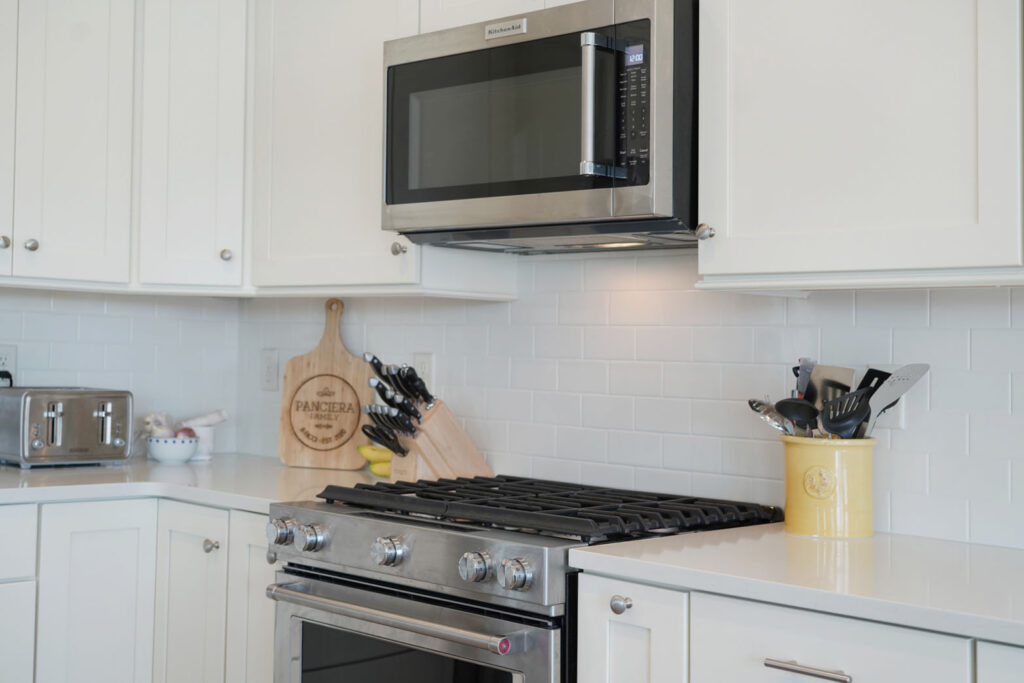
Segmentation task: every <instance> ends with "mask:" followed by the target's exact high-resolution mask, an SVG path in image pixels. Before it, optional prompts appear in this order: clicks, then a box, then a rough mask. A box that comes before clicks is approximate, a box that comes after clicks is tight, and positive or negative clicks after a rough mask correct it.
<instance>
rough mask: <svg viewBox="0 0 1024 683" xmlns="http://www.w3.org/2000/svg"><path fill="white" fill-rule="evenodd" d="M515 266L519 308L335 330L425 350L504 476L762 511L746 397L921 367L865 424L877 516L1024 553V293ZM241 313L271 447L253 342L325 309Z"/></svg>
mask: <svg viewBox="0 0 1024 683" xmlns="http://www.w3.org/2000/svg"><path fill="white" fill-rule="evenodd" d="M520 276H521V280H520V288H521V296H520V298H519V300H517V301H515V302H512V303H475V302H469V303H467V302H460V301H445V300H430V299H428V300H420V299H395V300H387V299H373V300H358V299H353V300H349V301H347V302H346V312H345V316H344V318H343V338H344V340H345V343H346V344H347V345H348V347H349V350H350V351H352V352H353V353H356V354H360V353H362V352H363V351H364V350H369V351H372V352H374V353H376V354H377V355H379V356H380V357H381V358H382V359H383V360H384V361H385V362H403V361H405V362H408V361H410V360H411V354H412V353H413V352H417V351H428V352H433V353H434V354H436V372H437V378H436V379H435V382H434V387H433V388H434V389H435V391H436V393H438V394H439V395H440V396H441V397H442V398H444V399H445V400H446V401H447V402H449V403H450V404H451V406H452V408H453V409H454V410H455V411H456V413H457V414H459V415H460V416H461V417H463V418H465V421H466V425H467V428H468V430H469V432H470V433H471V435H472V436H473V437H474V439H475V440H476V441H477V443H478V445H479V446H480V447H481V448H482V449H483V450H484V451H485V452H486V454H487V456H488V458H489V459H490V461H491V462H492V464H493V465H494V467H495V469H496V470H498V471H500V472H505V473H513V474H530V475H533V476H538V477H548V478H552V479H564V480H572V481H583V482H587V483H593V484H602V485H610V486H621V487H635V488H642V489H651V490H659V491H669V492H680V493H690V492H692V493H695V494H700V495H705V496H721V497H725V498H736V499H746V500H757V501H761V502H767V503H781V502H782V500H783V488H782V483H781V476H782V451H781V448H780V444H779V442H778V440H777V439H776V437H775V432H773V431H772V430H771V429H770V428H768V427H767V426H765V425H764V424H762V423H761V422H759V421H758V420H757V418H756V416H755V415H754V414H753V413H752V412H751V411H750V410H749V409H748V408H747V406H746V399H747V398H750V397H757V396H763V395H765V394H769V395H771V396H772V397H774V398H778V397H782V396H784V395H787V394H788V390H789V388H790V387H791V386H792V380H791V375H790V371H789V368H790V366H791V365H792V364H793V363H794V362H795V360H796V358H797V357H799V356H813V357H815V358H817V359H818V360H819V361H821V362H826V363H830V364H846V365H850V366H854V367H856V366H863V365H864V364H866V363H869V362H871V363H893V364H903V363H909V362H926V363H930V364H931V365H932V372H931V374H930V376H929V377H927V378H926V379H925V380H923V381H922V383H921V384H919V385H918V386H917V387H916V388H915V389H914V390H913V392H912V393H911V394H910V395H908V397H907V403H908V407H907V421H908V428H907V429H906V430H904V431H892V432H889V431H888V430H880V431H879V432H878V433H877V436H878V437H879V447H878V449H877V453H876V459H875V470H876V476H875V495H876V511H877V514H876V516H877V519H876V528H877V529H879V530H892V531H895V532H901V533H909V534H918V535H926V536H937V537H942V538H951V539H959V540H972V541H976V542H982V543H994V544H1000V545H1011V546H1016V547H1024V449H1022V448H1021V445H1020V444H1021V441H1022V437H1024V400H1022V398H1021V396H1022V395H1024V393H1022V392H1024V290H1019V289H1013V290H1011V289H976V290H934V291H885V292H882V291H863V292H835V293H820V294H814V295H812V296H810V297H809V298H807V299H788V300H787V299H781V298H775V297H766V296H753V295H736V294H720V293H706V292H697V291H695V290H694V289H693V283H694V282H695V280H696V261H695V257H694V255H693V254H691V253H679V252H676V253H664V252H663V253H643V254H637V255H626V256H620V255H615V256H610V257H609V256H603V255H602V256H600V257H589V258H580V257H573V258H554V257H536V258H531V259H522V260H521V273H520ZM241 309H242V310H241V323H240V328H239V338H240V340H241V359H240V360H241V370H242V371H241V375H240V378H239V395H240V401H239V413H240V423H239V426H240V432H239V442H238V443H239V448H240V450H242V451H245V452H256V453H262V454H264V455H268V456H272V455H274V454H275V453H276V448H277V429H278V420H279V415H280V396H279V394H278V393H277V392H263V391H261V390H260V385H259V371H258V358H259V352H260V349H262V348H277V349H279V350H280V358H281V364H282V366H283V364H284V362H285V361H286V360H287V359H288V358H290V357H291V356H294V355H297V354H301V353H305V352H306V351H308V350H309V349H311V348H312V347H313V346H314V345H315V344H316V342H317V340H318V339H319V336H320V334H321V331H322V302H321V301H320V300H316V301H311V300H298V301H296V300H276V301H266V300H253V301H246V302H243V303H242V304H241Z"/></svg>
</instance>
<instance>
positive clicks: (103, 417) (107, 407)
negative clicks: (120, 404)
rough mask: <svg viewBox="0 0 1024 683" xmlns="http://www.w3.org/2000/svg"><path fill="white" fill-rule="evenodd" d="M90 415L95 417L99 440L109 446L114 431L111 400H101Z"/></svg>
mask: <svg viewBox="0 0 1024 683" xmlns="http://www.w3.org/2000/svg"><path fill="white" fill-rule="evenodd" d="M92 416H93V417H94V418H96V424H97V427H98V429H99V434H98V439H99V442H100V443H101V444H105V445H107V446H109V445H110V442H111V440H112V438H113V432H114V429H113V426H114V404H113V403H112V402H111V401H101V402H100V405H99V408H97V409H96V410H94V411H93V413H92Z"/></svg>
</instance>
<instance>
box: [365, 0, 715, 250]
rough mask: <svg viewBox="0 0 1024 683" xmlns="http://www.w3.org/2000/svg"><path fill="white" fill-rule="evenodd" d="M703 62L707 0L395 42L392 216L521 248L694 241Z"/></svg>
mask: <svg viewBox="0 0 1024 683" xmlns="http://www.w3.org/2000/svg"><path fill="white" fill-rule="evenodd" d="M696 66H697V18H696V0H675V1H673V0H584V1H583V2H576V3H572V4H568V5H562V6H559V7H552V8H549V9H544V10H540V11H537V12H531V13H527V14H522V15H517V16H513V17H508V18H506V19H501V20H496V21H490V22H484V23H480V24H473V25H470V26H461V27H458V28H453V29H448V30H444V31H438V32H435V33H427V34H423V35H418V36H413V37H410V38H403V39H400V40H394V41H390V42H387V43H385V44H384V71H385V79H386V86H385V125H384V130H385V140H384V201H383V214H382V219H383V227H384V229H385V230H393V231H397V232H400V233H402V234H404V235H405V236H407V237H408V238H409V239H410V240H411V241H413V242H415V243H419V244H435V245H443V246H449V247H461V248H466V249H480V250H486V251H506V252H515V253H553V252H568V251H595V250H601V249H610V248H652V247H658V248H668V247H687V246H693V244H694V239H695V234H694V233H695V229H696V220H695V218H696V215H695V214H696V182H697V178H696V163H697V140H696V126H697V98H696V96H697V72H696Z"/></svg>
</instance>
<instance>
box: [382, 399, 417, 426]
mask: <svg viewBox="0 0 1024 683" xmlns="http://www.w3.org/2000/svg"><path fill="white" fill-rule="evenodd" d="M391 400H392V401H394V402H393V403H389V404H388V405H390V406H392V407H393V408H398V409H399V410H401V411H402V412H403V413H405V414H406V415H408V416H409V417H411V418H415V419H416V421H417V422H423V415H422V414H421V413H420V411H419V410H418V409H417V408H416V402H415V401H413V400H412V399H410V398H407V397H405V396H403V395H402V394H396V393H394V392H391Z"/></svg>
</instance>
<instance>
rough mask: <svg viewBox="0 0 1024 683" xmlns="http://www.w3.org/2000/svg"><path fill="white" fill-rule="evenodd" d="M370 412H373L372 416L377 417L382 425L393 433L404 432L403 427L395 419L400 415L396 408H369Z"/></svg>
mask: <svg viewBox="0 0 1024 683" xmlns="http://www.w3.org/2000/svg"><path fill="white" fill-rule="evenodd" d="M370 410H371V411H373V413H374V414H376V415H378V416H379V417H380V419H381V420H382V421H383V422H384V424H386V425H387V426H388V427H389V428H390V429H392V430H393V431H396V432H404V431H405V427H404V425H403V424H402V423H401V422H399V421H398V419H397V416H398V415H400V414H401V413H400V412H399V410H398V409H397V408H391V407H390V406H370Z"/></svg>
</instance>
